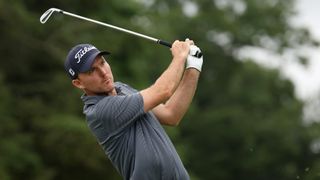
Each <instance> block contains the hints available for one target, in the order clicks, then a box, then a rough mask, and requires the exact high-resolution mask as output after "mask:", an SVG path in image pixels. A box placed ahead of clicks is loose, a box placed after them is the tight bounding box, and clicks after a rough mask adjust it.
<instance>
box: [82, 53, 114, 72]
mask: <svg viewBox="0 0 320 180" xmlns="http://www.w3.org/2000/svg"><path fill="white" fill-rule="evenodd" d="M109 54H111V53H110V52H108V51H98V52H96V53H94V54H92V55H91V56H90V57H89V58H88V60H87V61H86V62H85V64H84V65H83V66H82V67H81V68H80V69H79V72H80V73H83V72H87V71H89V70H90V69H91V66H92V64H93V63H94V60H95V59H96V57H97V56H98V55H109Z"/></svg>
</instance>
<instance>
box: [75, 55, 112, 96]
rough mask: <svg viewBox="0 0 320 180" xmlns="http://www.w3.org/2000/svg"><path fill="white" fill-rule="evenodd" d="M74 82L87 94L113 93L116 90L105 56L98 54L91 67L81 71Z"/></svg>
mask: <svg viewBox="0 0 320 180" xmlns="http://www.w3.org/2000/svg"><path fill="white" fill-rule="evenodd" d="M73 84H74V85H75V86H77V87H78V88H80V89H83V90H84V91H85V93H86V94H87V95H96V94H111V93H112V92H113V91H114V82H113V75H112V71H111V68H110V66H109V64H108V63H107V62H106V60H105V59H104V57H103V56H97V57H96V59H95V61H94V63H93V64H92V66H91V69H90V70H89V71H87V72H84V73H79V75H78V78H77V79H75V80H73Z"/></svg>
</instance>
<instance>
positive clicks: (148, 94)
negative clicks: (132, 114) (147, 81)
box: [140, 41, 191, 112]
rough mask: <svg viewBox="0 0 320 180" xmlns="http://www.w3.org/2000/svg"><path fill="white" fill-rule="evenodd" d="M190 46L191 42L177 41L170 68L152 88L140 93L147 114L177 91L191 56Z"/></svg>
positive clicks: (173, 48)
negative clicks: (188, 58)
mask: <svg viewBox="0 0 320 180" xmlns="http://www.w3.org/2000/svg"><path fill="white" fill-rule="evenodd" d="M190 44H191V43H190V42H181V41H175V42H174V43H173V44H172V48H171V53H172V55H173V59H172V61H171V63H170V65H169V67H168V68H167V69H166V70H165V71H164V72H163V73H162V74H161V76H160V77H159V78H158V79H157V80H156V82H155V83H154V84H153V85H152V86H150V87H149V88H147V89H144V90H142V91H140V94H141V95H142V98H143V102H144V111H145V112H148V111H150V110H152V109H153V108H154V107H156V106H158V105H159V104H161V103H164V102H166V101H167V100H168V99H169V98H170V97H171V96H172V95H173V93H174V92H175V91H176V89H177V87H178V85H179V82H180V80H181V78H182V75H183V72H184V65H185V61H186V59H187V56H188V54H189V47H190Z"/></svg>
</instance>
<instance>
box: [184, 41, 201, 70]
mask: <svg viewBox="0 0 320 180" xmlns="http://www.w3.org/2000/svg"><path fill="white" fill-rule="evenodd" d="M197 52H201V50H200V48H198V47H197V46H196V45H190V51H189V55H188V57H187V63H186V69H189V68H195V69H197V70H198V71H199V72H201V69H202V63H203V56H201V57H199V58H198V57H196V56H194V55H196V53H197Z"/></svg>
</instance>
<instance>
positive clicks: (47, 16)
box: [40, 8, 61, 24]
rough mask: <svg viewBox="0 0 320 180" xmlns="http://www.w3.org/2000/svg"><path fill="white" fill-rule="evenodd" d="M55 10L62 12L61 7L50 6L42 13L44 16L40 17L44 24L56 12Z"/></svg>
mask: <svg viewBox="0 0 320 180" xmlns="http://www.w3.org/2000/svg"><path fill="white" fill-rule="evenodd" d="M54 12H61V10H60V9H57V8H50V9H48V10H47V11H46V12H45V13H43V14H42V16H41V17H40V22H41V23H42V24H44V23H46V22H47V21H48V19H49V18H50V16H51V15H52V14H53V13H54Z"/></svg>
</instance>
